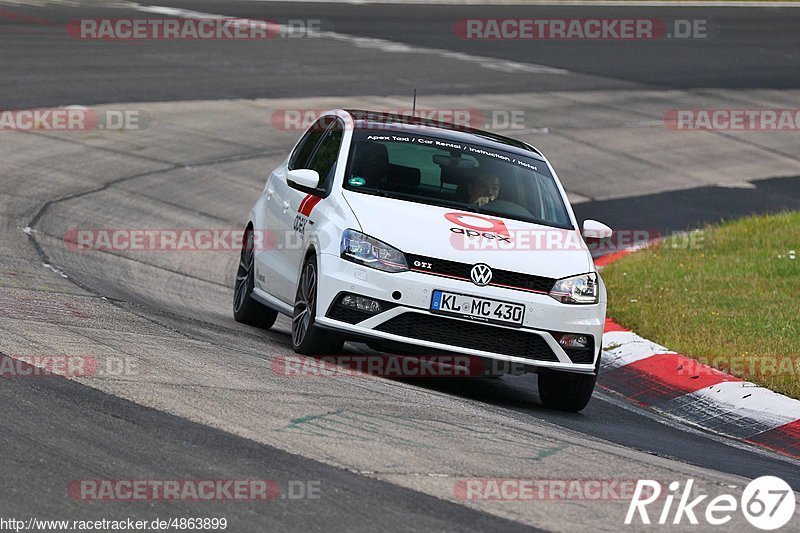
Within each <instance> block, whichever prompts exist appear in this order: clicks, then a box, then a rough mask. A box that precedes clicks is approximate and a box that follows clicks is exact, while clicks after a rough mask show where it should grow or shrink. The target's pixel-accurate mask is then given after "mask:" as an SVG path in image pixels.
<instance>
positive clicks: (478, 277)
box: [469, 263, 492, 287]
mask: <svg viewBox="0 0 800 533" xmlns="http://www.w3.org/2000/svg"><path fill="white" fill-rule="evenodd" d="M469 277H470V278H471V279H472V283H474V284H475V285H477V286H478V287H483V286H484V285H488V284H489V282H490V281H492V269H491V268H489V265H486V264H484V263H478V264H477V265H475V266H474V267H472V270H470V271H469Z"/></svg>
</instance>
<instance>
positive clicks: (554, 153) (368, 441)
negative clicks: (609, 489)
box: [0, 0, 800, 532]
mask: <svg viewBox="0 0 800 533" xmlns="http://www.w3.org/2000/svg"><path fill="white" fill-rule="evenodd" d="M147 6H150V7H147ZM152 6H160V7H159V9H156V10H154V9H153V8H152ZM185 10H193V11H196V12H200V13H210V14H216V15H226V16H235V17H242V18H253V19H258V18H262V19H263V18H269V19H273V20H277V21H278V22H281V23H283V22H286V21H288V20H293V19H315V20H319V21H321V28H322V30H324V31H327V32H329V33H328V35H327V36H324V37H322V38H295V39H280V38H279V39H275V40H272V41H268V42H229V41H205V42H169V41H146V42H141V41H140V42H133V41H121V42H103V41H82V40H79V39H75V38H72V37H70V36H69V35H67V33H66V32H65V31H64V27H65V26H66V24H67V23H68V22H69V21H71V20H75V19H87V18H94V19H99V18H144V17H162V16H174V17H185V16H192V15H191V14H190V13H188V12H187V11H185ZM533 16H536V17H554V18H557V17H598V18H613V17H628V18H632V17H648V18H663V19H670V20H672V19H707V20H710V21H711V22H712V24H710V27H711V28H712V30H713V31H711V35H710V38H707V39H692V40H682V41H681V40H669V39H667V40H657V41H652V42H636V41H629V42H625V41H616V42H613V41H612V42H567V41H563V42H556V41H551V42H526V41H508V42H491V41H464V40H461V39H458V38H457V37H456V36H454V34H453V31H452V27H453V24H454V23H455V21H457V20H458V19H462V18H470V17H497V18H501V17H523V18H524V17H533ZM799 24H800V9H793V8H780V9H773V8H689V7H663V8H653V7H641V6H640V7H635V6H633V7H624V8H623V7H592V6H588V7H586V6H533V5H528V6H509V5H496V6H492V5H484V6H477V5H450V4H447V5H430V6H426V5H413V6H409V5H395V4H350V3H319V4H317V3H307V2H297V3H290V2H277V3H270V2H238V1H235V2H234V1H223V0H209V1H205V0H197V1H191V2H190V1H183V2H174V1H159V2H153V3H152V4H148V3H139V4H136V3H133V2H127V1H118V2H108V3H104V2H99V1H98V2H94V1H88V0H87V1H80V0H76V1H65V2H49V1H38V0H30V1H19V2H7V1H5V2H4V1H2V0H0V72H2V75H0V110H14V109H25V108H45V107H54V106H64V105H84V106H90V107H92V108H94V109H96V110H98V111H103V110H118V109H127V110H133V111H136V112H137V113H140V114H141V116H146V117H147V122H146V124H145V127H142V128H139V129H133V130H130V131H103V130H92V131H77V132H76V131H61V132H57V131H33V132H13V131H3V130H0V183H1V184H2V187H0V224H2V231H1V232H0V354H10V355H15V354H27V355H42V356H49V355H53V354H80V355H81V356H88V357H94V358H96V359H97V360H98V361H99V362H100V366H101V367H102V368H101V370H103V369H104V370H105V371H101V372H98V373H97V374H96V375H94V376H88V377H78V378H74V379H63V378H56V377H49V378H40V379H35V378H33V377H32V378H28V379H22V378H13V379H0V410H2V415H0V428H1V430H0V472H2V474H1V475H0V481H2V483H0V502H2V503H0V517H16V518H18V519H24V520H27V519H28V518H29V517H37V518H42V519H70V520H72V519H74V520H81V519H102V518H106V519H111V518H116V519H123V518H128V517H131V518H136V519H142V520H145V519H147V520H152V519H155V518H165V519H166V518H175V517H189V516H200V517H225V518H226V519H227V521H228V529H229V530H230V531H254V532H255V531H272V530H280V531H302V532H307V531H329V530H337V531H338V530H341V531H345V530H347V531H351V530H355V531H374V530H378V529H380V530H386V531H406V530H420V531H438V530H447V531H449V530H452V531H472V530H475V531H515V530H517V529H519V530H531V529H532V528H536V529H542V530H557V531H578V530H586V529H587V528H591V529H592V530H603V531H618V530H620V529H624V526H623V525H622V521H623V519H624V516H625V512H626V510H627V503H628V501H627V500H623V501H570V500H567V501H558V500H555V501H554V500H544V501H534V502H531V501H508V502H492V501H488V502H487V501H464V500H463V499H461V498H459V495H458V491H457V490H455V488H454V487H456V486H457V484H458V483H459V480H462V481H463V480H469V479H473V478H481V479H484V478H498V479H499V478H539V479H560V480H569V479H612V478H613V479H620V480H631V479H633V480H636V479H645V478H646V479H657V480H681V481H685V480H686V479H689V478H692V479H695V480H696V481H697V484H698V485H699V486H700V487H702V488H704V489H705V490H707V492H709V493H712V492H713V491H720V490H722V489H724V490H726V491H729V492H731V493H738V492H741V490H742V488H743V487H744V485H746V484H747V481H748V480H749V479H753V478H756V477H759V476H764V475H775V476H780V477H781V478H783V479H784V480H786V481H787V482H788V483H789V484H790V485H791V486H792V488H793V489H794V490H795V491H800V462H798V461H796V460H793V459H791V458H788V457H784V456H781V455H778V454H775V453H771V452H768V451H765V450H762V449H758V448H755V447H751V446H748V445H745V444H741V443H736V442H732V441H729V440H727V439H724V438H722V437H719V436H716V435H713V434H710V433H706V432H704V431H702V430H700V429H697V428H692V427H687V426H683V425H681V424H679V423H677V422H675V421H673V420H670V419H667V418H664V417H661V416H659V415H657V414H655V413H653V412H651V411H648V410H645V409H642V408H639V407H637V406H635V405H632V404H630V403H628V402H627V401H625V400H623V399H622V398H619V397H617V396H615V395H614V394H612V393H609V392H604V391H603V390H597V391H596V393H595V397H594V398H593V400H592V402H591V403H590V404H589V406H588V407H587V408H586V409H585V410H584V411H582V412H581V413H579V414H574V415H568V414H563V413H559V412H554V411H550V410H547V409H545V408H544V407H542V406H541V404H540V403H539V399H538V392H537V390H536V378H535V376H532V375H526V376H518V377H511V376H506V377H503V378H499V379H477V378H476V379H462V380H456V379H449V380H448V379H432V378H431V379H416V380H406V381H403V380H391V379H382V378H375V377H358V376H346V377H335V378H324V377H320V378H313V377H305V378H296V377H291V376H284V375H281V373H280V372H277V371H276V368H277V366H276V362H279V361H280V360H281V358H282V357H284V356H289V355H291V354H292V353H293V352H292V349H291V339H290V337H289V332H290V324H289V322H288V320H286V319H285V318H279V320H278V323H277V325H276V326H275V327H274V328H273V329H272V330H269V331H262V330H258V329H254V328H250V327H247V326H244V325H242V324H239V323H237V322H235V321H234V320H233V317H232V316H231V310H230V301H231V298H232V288H231V287H232V284H233V279H234V274H235V267H236V264H237V263H238V250H232V251H213V252H169V251H155V252H132V251H114V252H107V251H91V252H75V251H73V250H71V249H70V247H69V246H68V245H67V244H66V243H65V240H64V236H65V234H67V232H68V231H69V230H70V229H74V228H230V229H238V228H241V226H242V224H243V223H244V222H245V220H246V217H247V211H248V210H249V208H250V206H251V205H252V203H253V202H254V201H255V199H256V198H257V196H258V194H259V192H260V191H261V189H262V188H263V185H264V180H265V178H266V176H267V174H268V172H269V170H270V169H272V168H273V167H274V166H276V165H277V164H278V163H279V162H280V161H281V160H282V159H283V158H284V157H285V155H286V153H287V151H288V149H289V148H290V147H291V145H292V143H293V142H294V141H295V139H296V138H297V136H298V134H299V131H298V130H296V129H293V128H291V127H286V123H285V122H281V121H280V120H276V117H283V116H284V115H285V113H286V111H291V110H308V109H312V110H313V109H316V110H320V109H327V108H332V107H351V108H355V107H358V108H375V109H408V108H409V107H410V95H411V92H412V91H413V89H415V88H416V89H417V91H418V107H419V108H422V109H451V110H452V109H455V110H473V111H476V110H478V111H480V114H481V116H482V117H484V118H485V117H489V116H490V115H491V116H505V114H507V113H508V112H510V111H517V112H519V113H520V116H522V117H524V120H523V123H522V124H520V125H519V127H516V128H512V129H510V130H503V129H498V131H499V132H500V133H504V134H507V135H510V136H515V137H519V138H522V139H524V140H526V141H529V142H532V143H533V144H535V145H537V146H538V147H539V148H541V149H542V150H543V152H544V153H545V154H546V155H547V156H548V157H549V158H550V160H551V162H552V163H553V165H554V166H555V168H556V170H557V171H558V172H559V174H560V176H561V179H562V181H563V182H564V184H565V187H566V188H567V190H568V192H569V194H570V197H571V198H572V199H573V200H574V201H575V210H576V214H577V215H578V217H579V219H581V220H582V219H584V218H597V219H598V220H601V221H604V222H606V223H608V224H609V225H611V226H612V227H615V228H627V229H633V228H647V229H652V230H658V231H659V232H669V231H679V230H685V229H691V228H696V227H699V226H701V225H702V224H703V223H705V222H712V221H716V220H721V219H729V218H735V217H737V216H741V215H744V214H748V213H758V212H770V211H775V210H779V209H782V208H795V209H796V208H798V207H800V178H798V176H800V150H798V146H799V145H800V143H798V136H797V131H787V132H736V131H727V132H688V131H687V132H683V131H673V130H671V129H670V128H668V127H665V123H664V116H665V113H666V112H668V111H669V110H672V109H694V108H744V107H746V106H757V107H770V108H797V107H798V105H797V102H798V101H800V100H798V99H799V98H800V54H798V50H800V34H798V33H797V31H796V28H797V27H798V25H799ZM489 125H490V126H491V124H489ZM495 125H497V123H495ZM611 312H613V310H612V311H611ZM345 349H346V350H347V352H348V353H362V352H364V351H365V350H366V348H365V347H364V346H362V345H357V344H348V345H346V347H345ZM0 357H3V358H5V357H6V356H5V355H0ZM111 366H114V367H115V368H121V369H122V370H120V371H112V370H109V369H110V367H111ZM600 383H601V384H602V376H601V380H600ZM86 479H130V480H137V479H138V480H142V479H150V480H153V479H155V480H169V479H269V480H275V481H276V482H277V483H278V485H280V487H281V489H282V491H283V492H282V495H283V496H285V497H281V498H278V499H277V500H276V501H267V502H236V501H233V502H230V501H214V502H191V501H146V502H143V501H84V500H81V499H79V498H75V497H73V495H72V494H71V493H70V492H69V491H68V487H69V486H70V483H71V482H75V481H76V480H86ZM300 486H302V487H303V490H302V491H301V492H303V491H305V492H304V494H305V496H306V497H303V496H302V494H301V495H300V496H298V497H296V498H293V497H291V496H290V494H291V490H292V489H291V487H295V488H297V487H300ZM312 488H316V489H318V497H309V493H311V492H313V490H312ZM298 490H299V489H298ZM297 494H298V493H295V495H297ZM742 520H743V519H741V517H737V518H734V522H732V523H731V524H729V526H726V527H741V528H744V527H750V526H748V525H747V524H746V522H742ZM737 521H739V522H737ZM797 524H798V522H797V517H795V521H794V522H793V525H794V527H795V530H796V528H797V527H798V526H797ZM684 527H685V528H688V526H686V525H685V524H684ZM789 528H791V526H790V527H789ZM711 529H714V528H711V527H710V526H702V525H701V526H697V527H694V528H692V530H699V531H704V530H711ZM743 530H744V529H743Z"/></svg>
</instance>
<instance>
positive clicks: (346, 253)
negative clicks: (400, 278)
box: [339, 229, 408, 272]
mask: <svg viewBox="0 0 800 533" xmlns="http://www.w3.org/2000/svg"><path fill="white" fill-rule="evenodd" d="M339 251H340V253H341V257H342V259H346V260H348V261H352V262H354V263H358V264H360V265H364V266H368V267H371V268H377V269H378V270H383V271H384V272H405V271H406V270H408V263H406V257H405V256H404V255H403V252H401V251H400V250H398V249H397V248H393V247H391V246H389V245H388V244H386V243H385V242H381V241H379V240H378V239H375V238H373V237H370V236H369V235H364V234H363V233H361V232H359V231H355V230H352V229H347V230H344V233H342V242H341V244H340V245H339Z"/></svg>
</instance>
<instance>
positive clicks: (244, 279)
mask: <svg viewBox="0 0 800 533" xmlns="http://www.w3.org/2000/svg"><path fill="white" fill-rule="evenodd" d="M253 242H254V239H253V231H252V230H251V229H248V230H247V232H246V233H245V236H244V239H243V240H242V253H241V255H240V256H239V268H238V269H237V270H236V285H235V287H234V289H233V318H235V319H236V321H237V322H242V323H244V324H249V325H251V326H256V327H259V328H264V329H269V328H271V327H272V325H273V324H274V323H275V319H277V318H278V312H277V311H275V310H274V309H270V308H269V307H267V306H265V305H262V304H260V303H258V302H257V301H255V300H253V298H252V297H251V295H252V293H253V287H254V286H255V281H254V276H255V251H254V249H253Z"/></svg>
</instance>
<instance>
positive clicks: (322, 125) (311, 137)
mask: <svg viewBox="0 0 800 533" xmlns="http://www.w3.org/2000/svg"><path fill="white" fill-rule="evenodd" d="M332 118H334V117H322V118H320V119H318V120H317V121H316V122H314V124H313V125H312V126H311V127H310V128H308V131H306V133H305V135H303V138H302V139H300V142H299V143H297V147H296V148H295V149H294V152H293V153H292V158H291V159H290V160H289V170H295V169H298V168H309V166H308V164H309V159H310V158H311V155H312V154H313V153H314V148H316V147H317V144H319V140H320V139H321V138H322V136H323V135H324V134H325V131H326V130H327V129H328V127H329V126H330V125H331V120H332Z"/></svg>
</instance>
